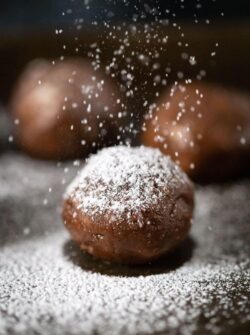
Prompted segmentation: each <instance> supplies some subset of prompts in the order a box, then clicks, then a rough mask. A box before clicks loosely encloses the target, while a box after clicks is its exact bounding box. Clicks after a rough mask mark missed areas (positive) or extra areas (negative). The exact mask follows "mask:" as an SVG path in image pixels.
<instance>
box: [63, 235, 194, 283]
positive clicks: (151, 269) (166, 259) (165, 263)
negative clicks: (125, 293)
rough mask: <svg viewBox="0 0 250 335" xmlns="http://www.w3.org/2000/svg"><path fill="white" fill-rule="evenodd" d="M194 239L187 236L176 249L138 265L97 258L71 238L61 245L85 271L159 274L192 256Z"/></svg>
mask: <svg viewBox="0 0 250 335" xmlns="http://www.w3.org/2000/svg"><path fill="white" fill-rule="evenodd" d="M195 247H196V243H195V241H194V240H193V239H192V238H191V237H188V238H187V239H185V240H184V241H183V242H182V243H181V244H180V245H179V246H178V247H177V248H176V249H174V250H173V251H171V252H170V253H168V254H167V255H164V256H162V257H161V258H159V259H158V260H156V261H152V262H149V263H146V264H139V265H127V264H119V263H112V262H107V261H102V260H99V259H97V258H95V257H93V256H91V255H89V254H87V253H86V252H84V251H82V250H81V249H80V248H79V246H78V245H77V244H76V243H75V242H74V241H72V240H67V241H66V242H65V243H64V245H63V252H64V255H65V256H66V257H67V259H68V260H69V261H71V262H72V263H73V264H75V265H76V266H79V267H80V268H82V269H83V270H85V271H90V272H97V273H100V274H104V275H109V276H122V277H137V276H148V275H152V274H161V273H167V272H170V271H173V270H175V269H177V268H179V267H181V266H182V265H183V264H184V263H186V262H187V261H189V260H190V259H191V258H192V255H193V251H194V249H195Z"/></svg>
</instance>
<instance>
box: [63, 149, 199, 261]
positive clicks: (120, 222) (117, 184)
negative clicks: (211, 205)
mask: <svg viewBox="0 0 250 335" xmlns="http://www.w3.org/2000/svg"><path fill="white" fill-rule="evenodd" d="M193 205H194V200H193V187H192V184H191V182H190V181H189V179H188V177H187V176H186V174H185V173H184V172H183V171H182V170H181V169H180V168H179V167H178V166H177V165H176V164H175V163H174V162H173V161H172V160H171V159H170V158H169V157H167V156H165V155H163V154H162V153H161V152H160V151H159V150H157V149H151V148H146V147H136V148H131V147H126V146H117V147H110V148H106V149H103V150H102V151H100V152H99V153H97V154H96V155H93V156H92V157H91V158H90V159H89V160H88V162H87V164H86V165H85V167H84V168H83V170H82V171H80V173H79V175H78V176H77V177H76V179H75V180H74V181H73V182H72V184H71V185H70V186H69V187H68V189H67V191H66V193H65V197H64V204H63V221H64V224H65V226H66V227H67V228H68V230H69V232H70V234H71V236H72V238H73V239H74V240H75V241H76V242H77V243H78V244H79V245H80V248H81V249H83V250H85V251H87V252H88V253H90V254H92V255H94V256H97V257H99V258H102V259H105V260H109V261H115V262H122V263H143V262H148V261H151V260H153V259H156V258H158V257H160V256H161V255H163V254H165V253H166V252H168V251H169V250H171V249H173V248H174V247H176V246H177V245H178V244H179V243H180V242H181V241H182V240H183V239H184V238H185V237H186V236H187V233H188V231H189V228H190V223H191V219H192V213H193Z"/></svg>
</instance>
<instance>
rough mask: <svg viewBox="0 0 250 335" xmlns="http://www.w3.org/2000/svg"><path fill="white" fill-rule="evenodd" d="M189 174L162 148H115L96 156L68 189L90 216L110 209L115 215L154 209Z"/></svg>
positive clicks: (183, 181) (67, 193)
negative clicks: (152, 207)
mask: <svg viewBox="0 0 250 335" xmlns="http://www.w3.org/2000/svg"><path fill="white" fill-rule="evenodd" d="M186 182H188V181H187V177H186V176H185V174H184V173H183V172H182V171H181V170H180V169H179V167H178V166H176V165H175V164H174V163H173V162H172V160H171V159H170V158H169V157H167V156H165V155H163V154H162V153H161V152H160V151H159V150H158V149H152V148H146V147H143V146H141V147H137V148H131V147H126V146H118V147H111V148H106V149H103V150H101V151H100V152H99V153H98V154H97V155H93V156H92V157H91V158H90V159H89V160H88V162H87V164H86V166H85V167H84V168H83V170H82V171H81V172H80V174H79V175H78V177H77V178H76V179H75V180H74V181H73V182H72V184H71V185H70V186H69V188H68V189H67V192H66V194H65V198H68V197H72V198H74V199H75V200H76V201H77V203H78V204H79V208H80V209H82V210H83V211H84V212H85V213H86V212H87V213H88V214H89V215H94V214H95V213H103V212H105V210H107V209H109V210H110V211H111V212H112V213H113V214H114V215H115V214H116V213H118V215H119V213H121V212H124V211H135V212H140V211H141V210H144V209H149V208H151V206H152V205H156V204H158V203H159V201H160V200H161V199H162V197H164V196H166V194H167V192H168V193H169V194H170V196H171V191H172V190H173V189H174V188H175V187H181V185H182V184H183V183H186Z"/></svg>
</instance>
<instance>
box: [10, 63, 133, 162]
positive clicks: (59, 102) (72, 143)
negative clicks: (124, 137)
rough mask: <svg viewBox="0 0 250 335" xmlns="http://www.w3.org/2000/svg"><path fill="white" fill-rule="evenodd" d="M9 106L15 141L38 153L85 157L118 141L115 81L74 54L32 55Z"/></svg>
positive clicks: (119, 110)
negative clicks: (50, 57)
mask: <svg viewBox="0 0 250 335" xmlns="http://www.w3.org/2000/svg"><path fill="white" fill-rule="evenodd" d="M10 109H11V111H12V116H13V118H14V119H15V121H16V122H18V127H16V141H17V144H18V145H19V146H20V147H21V148H22V149H23V150H24V151H26V152H27V153H29V154H30V155H32V156H36V157H38V158H44V159H70V158H77V157H85V156H86V155H87V154H88V153H90V152H92V151H96V149H97V148H99V147H102V146H104V145H110V144H114V143H116V142H119V139H120V137H121V133H122V125H123V120H124V117H125V115H126V111H125V108H124V106H123V104H122V102H121V96H120V93H119V90H118V88H117V87H116V85H115V84H114V83H113V82H111V81H110V80H109V79H108V78H106V77H105V75H104V74H102V73H101V72H98V71H94V69H93V68H92V66H91V65H90V64H89V63H88V62H87V61H85V60H83V59H80V58H71V59H68V60H66V61H64V62H62V61H60V60H58V61H56V62H51V61H48V60H44V59H37V60H34V61H32V62H31V63H30V64H28V66H27V67H26V69H25V70H24V72H23V73H22V75H21V76H20V78H19V80H18V83H17V85H16V87H15V88H14V92H13V95H12V99H11V103H10Z"/></svg>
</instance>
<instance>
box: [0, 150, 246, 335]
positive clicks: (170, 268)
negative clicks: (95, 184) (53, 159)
mask: <svg viewBox="0 0 250 335" xmlns="http://www.w3.org/2000/svg"><path fill="white" fill-rule="evenodd" d="M70 166H72V165H71V163H69V164H68V167H67V168H65V167H63V166H60V167H58V166H53V164H51V163H45V162H43V163H41V162H38V161H34V160H32V159H29V158H25V157H22V156H20V155H17V154H8V155H4V156H2V157H0V181H1V185H4V186H3V187H2V186H1V188H0V195H1V196H0V205H1V206H2V207H1V208H2V210H1V211H0V236H1V239H2V236H3V235H5V232H6V231H7V232H8V234H7V235H5V236H6V237H5V244H4V246H3V245H2V244H1V245H0V334H1V335H7V334H18V335H43V334H51V335H59V334H60V335H66V334H67V335H83V334H105V335H106V334H107V335H111V334H122V335H123V334H124V335H125V334H126V335H134V334H138V335H139V334H140V335H144V334H168V335H177V334H178V335H196V334H204V335H206V334H215V335H216V334H220V335H223V334H227V335H228V334H241V335H243V334H246V335H247V334H248V333H249V326H250V303H249V296H250V289H249V288H250V270H249V269H250V261H249V254H250V234H249V223H250V222H249V217H250V206H249V198H250V181H249V180H242V181H240V182H234V183H231V184H227V185H221V186H215V185H211V186H203V187H198V188H197V192H196V211H195V218H194V224H193V227H192V230H191V235H190V238H189V239H188V240H187V241H186V242H185V243H183V245H182V246H180V248H179V249H177V250H176V251H175V252H173V254H172V255H169V256H168V257H167V258H164V259H162V260H159V261H157V262H155V263H152V264H149V265H144V266H137V267H126V266H118V265H113V264H109V263H102V262H99V261H97V260H94V259H93V258H92V257H91V256H88V255H86V254H84V253H82V252H80V251H79V249H78V248H77V247H76V246H74V245H73V244H72V242H70V240H69V236H68V234H67V232H66V231H65V230H64V228H63V225H62V223H61V218H60V213H59V211H57V207H58V206H59V205H60V201H61V199H60V198H61V195H62V191H63V189H64V187H65V186H64V183H65V178H66V183H68V182H69V180H70V178H71V177H72V175H73V174H74V171H73V170H72V171H71V168H70ZM72 169H74V168H73V167H72ZM8 185H9V186H8ZM50 187H51V188H52V191H51V192H48V188H50ZM15 190H16V191H15ZM44 199H47V202H46V203H44ZM24 204H25V205H24ZM6 217H7V218H8V219H6ZM20 217H21V219H22V220H21V222H20ZM20 225H23V229H21V226H20ZM17 227H18V231H17ZM27 227H28V228H29V231H30V232H29V231H27ZM52 227H53V229H52ZM11 231H12V232H13V234H16V232H18V234H17V236H16V238H15V239H14V240H13V239H11V234H10V232H11Z"/></svg>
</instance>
